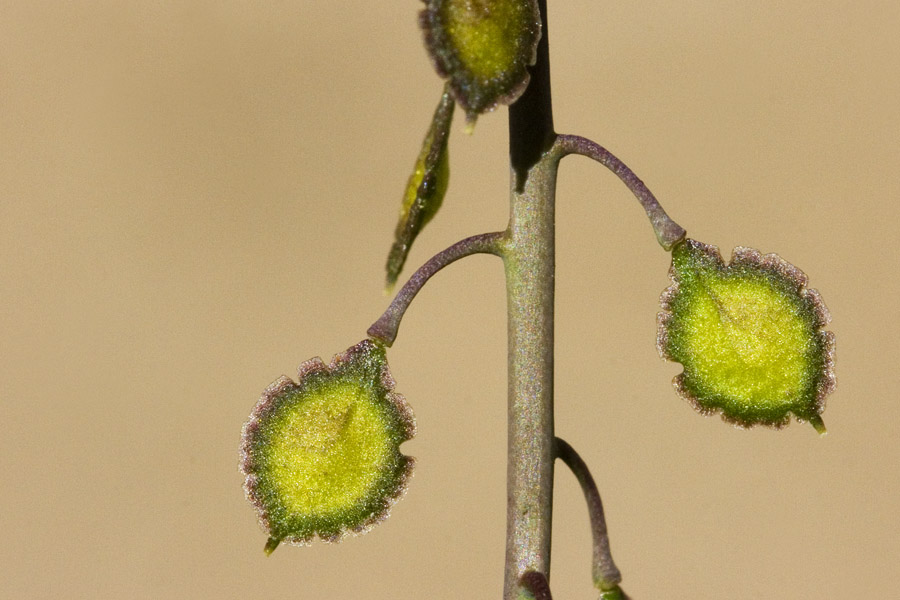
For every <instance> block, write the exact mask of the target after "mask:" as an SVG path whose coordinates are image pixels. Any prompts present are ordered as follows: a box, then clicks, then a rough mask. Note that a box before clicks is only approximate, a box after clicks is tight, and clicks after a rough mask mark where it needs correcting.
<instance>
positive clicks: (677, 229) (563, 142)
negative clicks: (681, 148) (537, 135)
mask: <svg viewBox="0 0 900 600" xmlns="http://www.w3.org/2000/svg"><path fill="white" fill-rule="evenodd" d="M554 150H555V151H556V152H559V153H560V155H561V156H566V155H568V154H578V155H581V156H586V157H588V158H590V159H592V160H595V161H597V162H598V163H600V164H601V165H603V166H604V167H606V168H607V169H609V170H610V171H612V172H613V173H615V174H616V176H617V177H618V178H619V179H620V180H621V181H622V183H624V184H625V186H626V187H627V188H628V189H629V190H631V193H632V194H634V196H635V198H637V200H638V202H640V203H641V206H642V207H643V208H644V211H645V212H646V213H647V217H648V218H649V219H650V224H651V225H652V226H653V231H654V232H655V233H656V239H657V241H659V245H660V246H662V247H663V248H665V249H666V250H667V251H669V250H671V249H672V247H673V246H675V244H677V243H678V242H680V241H681V240H683V239H684V236H685V231H684V228H683V227H681V225H679V224H678V223H676V222H675V221H673V220H672V219H671V218H670V217H669V215H668V214H666V211H665V210H663V207H662V206H660V204H659V201H658V200H657V199H656V196H654V195H653V193H652V192H651V191H650V190H649V189H648V188H647V186H646V185H644V182H643V181H641V179H640V178H639V177H638V176H637V175H635V174H634V171H632V170H631V169H629V168H628V167H627V166H626V165H625V163H623V162H622V161H621V160H619V159H618V158H617V157H616V156H615V155H614V154H613V153H612V152H610V151H609V150H607V149H606V148H604V147H603V146H601V145H600V144H598V143H596V142H593V141H591V140H589V139H587V138H583V137H581V136H577V135H559V136H557V137H556V143H555V144H554Z"/></svg>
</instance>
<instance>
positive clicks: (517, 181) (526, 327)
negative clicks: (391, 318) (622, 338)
mask: <svg viewBox="0 0 900 600" xmlns="http://www.w3.org/2000/svg"><path fill="white" fill-rule="evenodd" d="M539 4H540V9H541V16H542V19H543V29H542V38H541V42H540V45H539V46H538V52H537V62H536V64H535V66H534V67H533V68H532V69H531V78H532V79H531V83H530V84H529V86H528V88H527V89H526V91H525V93H524V94H523V95H522V97H521V98H519V100H518V101H516V102H515V103H514V104H513V105H512V106H510V109H509V139H510V161H511V188H512V189H511V193H510V221H509V228H508V229H507V232H506V244H505V249H504V250H505V251H504V264H505V268H506V289H507V310H508V318H509V334H508V335H509V350H508V351H509V355H508V363H509V364H508V368H509V405H508V410H509V417H508V418H509V425H508V427H509V429H508V440H507V443H508V463H507V522H506V527H507V529H506V567H505V572H504V590H503V598H504V600H515V599H516V598H518V597H519V595H520V589H521V587H520V579H521V577H522V576H523V575H524V574H525V573H526V572H528V571H537V572H539V573H542V574H544V575H545V576H547V577H548V578H549V573H550V539H551V534H550V532H551V523H552V512H553V461H554V454H553V447H554V446H553V440H554V430H553V309H554V270H555V258H554V252H555V221H554V199H555V194H556V172H557V166H558V163H559V158H560V156H559V155H558V153H550V149H551V147H552V145H553V140H554V138H555V133H554V132H553V112H552V108H551V102H550V66H549V53H548V45H547V4H546V0H540V2H539Z"/></svg>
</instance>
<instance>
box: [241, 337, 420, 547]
mask: <svg viewBox="0 0 900 600" xmlns="http://www.w3.org/2000/svg"><path fill="white" fill-rule="evenodd" d="M414 435H415V420H414V418H413V415H412V411H411V410H410V408H409V406H408V405H407V404H406V402H405V400H404V399H403V397H402V396H400V395H399V394H396V393H394V380H393V378H392V377H391V374H390V371H389V369H388V365H387V361H386V359H385V354H384V348H383V347H382V346H381V345H379V344H377V343H375V342H372V341H370V340H365V341H363V342H360V343H359V344H357V345H356V346H353V347H352V348H350V349H348V350H347V351H346V352H344V353H343V354H339V355H337V356H335V357H334V359H333V360H332V362H331V365H328V366H326V365H325V364H324V363H323V362H322V361H321V360H320V359H318V358H313V359H312V360H308V361H306V362H305V363H303V364H302V365H300V370H299V378H298V380H297V383H294V382H293V381H291V380H290V379H288V378H287V377H282V378H280V379H278V380H277V381H275V383H273V384H272V385H271V386H269V388H268V389H267V390H266V391H265V392H264V393H263V395H262V397H261V398H260V400H259V402H258V403H257V404H256V407H255V408H254V409H253V412H252V413H251V414H250V420H249V421H248V422H247V423H246V425H244V431H243V437H242V442H243V443H242V446H241V454H242V461H241V470H242V471H243V473H244V475H245V482H244V490H245V491H246V494H247V498H248V499H249V500H250V501H251V502H252V503H253V504H254V505H255V506H256V508H257V511H258V512H259V518H260V523H261V524H262V526H263V527H264V528H265V529H266V530H267V532H268V534H269V540H268V542H267V543H266V547H265V550H266V553H267V554H268V553H271V552H272V551H273V550H275V548H277V547H278V544H279V543H281V542H282V541H287V542H290V543H293V544H298V545H306V544H308V543H309V542H310V541H311V540H312V539H313V537H314V536H318V537H319V538H321V539H323V540H325V541H329V542H333V541H337V540H339V539H341V538H342V537H344V536H345V535H347V534H348V533H364V532H365V531H368V530H369V529H370V528H371V527H373V526H374V525H375V524H376V523H378V522H380V521H381V520H383V519H384V518H386V517H387V515H388V512H389V510H390V507H391V506H392V505H393V503H394V502H395V501H396V500H397V499H398V498H399V497H400V496H401V495H402V494H403V492H404V490H405V489H406V481H407V479H408V478H409V476H410V473H411V471H412V467H413V462H414V459H412V458H411V457H408V456H404V455H403V454H401V453H400V450H399V447H400V444H401V443H403V442H405V441H407V440H410V439H412V437H413V436H414Z"/></svg>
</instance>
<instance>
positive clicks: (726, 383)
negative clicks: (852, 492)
mask: <svg viewBox="0 0 900 600" xmlns="http://www.w3.org/2000/svg"><path fill="white" fill-rule="evenodd" d="M670 277H671V279H672V285H671V287H669V288H668V289H666V290H665V292H663V295H662V298H661V303H662V308H663V311H662V312H661V313H660V314H659V318H658V334H657V347H658V348H659V352H660V354H661V355H662V356H663V357H664V358H667V359H669V360H673V361H676V362H679V363H681V364H682V365H683V366H684V371H683V372H682V373H681V374H680V375H678V376H677V377H676V378H675V381H674V384H675V388H676V389H677V390H678V393H679V394H680V395H681V396H682V397H684V398H685V399H686V400H688V401H689V402H690V403H691V404H692V405H693V406H694V407H695V408H696V409H697V410H698V411H699V412H701V413H703V414H713V413H716V412H721V414H722V418H723V419H725V420H726V421H729V422H731V423H734V424H735V425H737V426H740V427H751V426H753V425H769V426H772V427H783V426H785V425H787V423H788V422H789V420H790V415H791V414H793V415H794V416H795V417H796V418H797V419H799V420H801V421H809V422H810V423H811V424H812V425H813V426H814V427H815V428H816V430H817V431H819V432H820V433H824V432H825V425H824V423H823V422H822V418H821V416H820V415H821V413H822V411H823V410H824V408H825V396H827V395H828V394H829V393H830V392H831V391H832V390H833V389H834V385H835V378H834V335H833V334H832V333H831V332H827V331H822V327H824V326H825V325H826V324H827V323H828V321H829V320H830V318H829V315H828V310H827V309H826V308H825V305H824V304H823V303H822V299H821V298H820V297H819V294H818V292H817V291H816V290H813V289H808V288H806V283H807V278H806V275H804V274H803V272H802V271H800V269H798V268H796V267H794V266H793V265H791V264H789V263H787V262H786V261H784V260H782V259H781V258H780V257H778V256H777V255H775V254H767V255H765V256H763V255H761V254H760V253H759V252H758V251H756V250H753V249H751V248H742V247H738V248H735V249H734V252H733V255H732V259H731V262H730V263H729V264H727V265H726V264H725V263H724V261H723V260H722V257H721V255H720V254H719V250H718V248H717V247H715V246H710V245H706V244H702V243H700V242H697V241H694V240H691V239H687V240H685V241H684V242H682V243H680V244H679V245H677V246H676V247H675V248H674V249H673V251H672V268H671V271H670Z"/></svg>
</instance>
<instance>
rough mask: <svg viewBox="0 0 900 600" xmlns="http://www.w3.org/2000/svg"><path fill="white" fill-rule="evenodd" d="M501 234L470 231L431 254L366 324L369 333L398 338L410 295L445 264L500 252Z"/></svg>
mask: <svg viewBox="0 0 900 600" xmlns="http://www.w3.org/2000/svg"><path fill="white" fill-rule="evenodd" d="M504 235H505V233H504V232H502V231H495V232H492V233H482V234H480V235H473V236H472V237H468V238H466V239H464V240H461V241H459V242H456V243H455V244H453V245H452V246H450V247H449V248H446V249H444V250H442V251H441V252H438V253H437V254H435V255H434V256H432V257H431V258H430V259H429V260H428V262H426V263H425V264H424V265H422V266H421V267H419V269H418V270H417V271H416V272H415V273H413V275H412V277H410V278H409V281H407V282H406V284H405V285H404V286H403V288H401V290H400V291H399V292H397V295H396V296H394V300H393V301H392V302H391V305H390V306H388V308H387V310H386V311H384V314H383V315H381V317H379V318H378V320H377V321H375V323H373V324H372V326H371V327H369V331H368V334H369V337H371V338H373V339H376V340H378V341H380V342H382V343H383V344H384V345H385V346H388V347H390V346H391V345H392V344H393V343H394V340H395V339H397V330H398V329H399V328H400V321H401V320H402V319H403V315H404V313H406V309H407V308H409V305H410V303H411V302H412V301H413V298H415V297H416V294H418V293H419V290H421V289H422V286H424V285H425V282H427V281H428V280H429V279H431V276H432V275H434V274H435V273H437V272H438V271H440V270H441V269H443V268H444V267H446V266H447V265H449V264H451V263H454V262H456V261H458V260H459V259H461V258H464V257H466V256H469V255H472V254H494V255H496V256H502V255H503V244H502V242H503V237H504Z"/></svg>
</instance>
